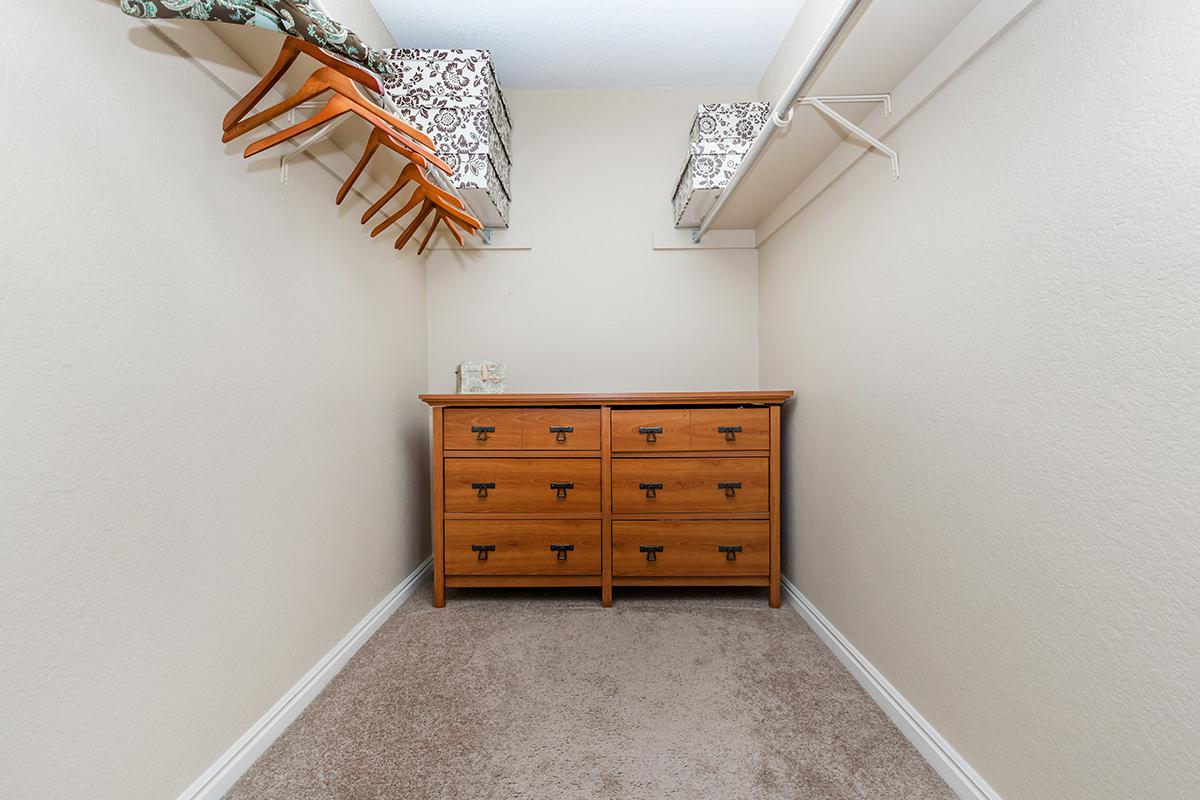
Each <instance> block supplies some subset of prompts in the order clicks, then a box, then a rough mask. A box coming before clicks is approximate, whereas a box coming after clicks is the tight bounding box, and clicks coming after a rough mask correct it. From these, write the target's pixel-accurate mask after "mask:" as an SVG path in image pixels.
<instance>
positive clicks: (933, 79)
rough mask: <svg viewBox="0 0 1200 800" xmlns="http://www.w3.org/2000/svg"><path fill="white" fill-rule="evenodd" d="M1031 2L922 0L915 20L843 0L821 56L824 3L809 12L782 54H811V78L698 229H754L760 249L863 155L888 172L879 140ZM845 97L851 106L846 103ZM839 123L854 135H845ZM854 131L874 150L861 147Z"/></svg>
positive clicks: (878, 4) (888, 5)
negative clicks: (880, 160)
mask: <svg viewBox="0 0 1200 800" xmlns="http://www.w3.org/2000/svg"><path fill="white" fill-rule="evenodd" d="M1031 4H1032V0H982V2H980V0H927V2H925V3H923V4H922V11H921V13H920V14H914V13H913V12H912V7H911V4H909V3H905V2H904V1H903V0H872V2H870V3H854V2H852V1H851V0H845V1H844V2H842V3H839V4H837V8H838V10H839V11H843V12H844V13H845V15H846V19H847V21H846V24H845V25H844V26H843V29H842V31H841V34H840V36H838V35H836V31H834V34H835V35H834V36H833V37H832V38H833V39H834V41H833V44H832V46H831V47H830V48H829V50H828V51H827V52H825V53H824V55H823V57H822V53H821V52H820V51H821V50H822V48H821V47H820V45H821V39H822V35H823V34H825V33H826V31H825V30H823V29H824V28H825V27H826V26H827V25H829V24H831V23H830V11H829V10H828V7H829V4H826V7H825V10H824V12H823V16H822V17H820V18H818V16H817V15H816V14H815V12H814V15H813V16H812V18H811V24H810V25H809V26H808V27H807V29H804V30H797V29H793V33H792V34H791V35H792V36H793V41H792V42H790V43H789V49H790V50H791V51H793V52H796V53H798V54H800V55H801V56H804V55H807V56H809V57H810V58H812V57H814V54H815V60H816V62H817V63H816V64H815V69H814V70H813V74H814V76H815V77H813V78H811V79H810V80H807V81H804V80H801V81H799V82H798V83H799V88H800V89H801V92H800V93H799V96H798V97H797V102H796V104H795V105H792V106H790V107H789V108H787V109H776V112H777V114H778V117H777V118H776V121H775V123H774V124H773V123H772V121H771V120H768V122H767V125H766V129H771V128H773V127H775V126H776V125H778V129H777V130H775V131H773V135H772V136H771V137H770V138H769V139H768V140H767V144H766V145H765V147H763V148H762V149H761V152H760V154H759V156H758V158H757V160H756V161H754V163H753V164H752V165H751V164H746V163H743V164H742V165H741V167H740V169H739V171H740V172H741V174H740V175H739V176H737V178H736V179H735V180H734V181H733V188H732V189H729V190H726V191H725V192H724V193H723V195H724V196H723V197H721V198H719V199H718V200H717V201H716V202H717V204H718V205H717V209H716V212H715V213H713V214H710V215H709V216H708V217H707V218H706V220H705V222H706V223H707V227H705V228H704V232H705V233H707V231H708V230H743V229H755V230H756V231H757V239H758V241H759V242H760V243H761V242H762V241H764V240H765V239H766V238H768V237H769V236H770V235H771V234H772V233H774V232H775V231H776V230H778V228H779V227H781V226H782V225H783V223H785V222H786V221H787V220H788V219H790V218H791V217H792V216H794V215H795V214H796V213H798V212H799V211H800V210H801V209H802V208H803V207H804V206H805V205H807V204H808V203H809V202H811V200H812V199H814V198H815V197H816V196H817V195H818V194H819V193H820V192H821V191H822V190H823V189H824V188H825V187H826V186H828V185H829V184H830V183H831V182H832V181H833V180H834V179H836V178H837V177H838V176H839V175H841V174H842V173H843V172H845V170H846V169H848V168H849V166H851V165H852V164H853V163H855V162H856V161H857V160H858V159H859V158H861V157H862V156H864V155H865V154H866V153H867V152H869V151H871V150H875V151H878V152H879V153H880V155H882V156H883V157H884V158H888V159H889V160H890V161H891V164H890V166H889V170H890V171H892V172H894V171H895V170H896V169H897V167H898V164H897V160H896V154H895V153H894V151H891V149H890V148H888V146H887V145H886V143H885V142H884V141H883V137H884V136H886V134H887V133H889V132H890V131H892V130H894V129H895V128H896V127H897V126H898V125H899V124H900V123H901V122H903V121H904V119H906V118H907V117H908V116H909V115H910V114H911V113H912V112H913V111H914V110H916V108H917V107H919V106H920V105H921V103H923V102H924V100H925V99H927V98H928V97H929V96H930V95H932V94H933V93H934V92H935V91H937V89H939V88H940V87H941V86H942V85H944V84H945V82H946V81H947V80H949V78H950V77H952V76H953V75H954V74H955V73H956V72H957V71H958V70H959V69H961V68H962V66H963V65H965V64H966V63H967V62H968V61H969V60H970V59H971V58H972V57H973V56H974V55H975V54H976V53H977V52H979V51H980V50H981V49H982V48H983V47H984V46H986V45H987V43H989V42H990V41H991V40H992V39H994V38H995V36H996V35H998V33H999V32H1001V31H1003V29H1004V28H1005V27H1007V25H1008V24H1010V23H1011V22H1012V20H1013V19H1015V18H1016V17H1017V16H1019V15H1020V13H1022V12H1023V11H1024V10H1025V9H1026V8H1027V7H1028V6H1029V5H1031ZM856 6H857V8H856ZM863 6H865V8H864V7H863ZM802 13H803V12H802ZM837 21H838V20H837V19H835V20H834V23H836V22H837ZM801 66H803V65H801ZM788 77H791V73H790V72H789V73H788ZM798 77H801V76H798ZM766 82H767V81H766V80H764V83H766ZM760 89H761V90H764V91H763V93H764V94H766V93H769V94H770V95H771V96H773V97H774V96H776V95H778V94H783V93H785V92H784V90H783V85H782V83H781V82H779V84H778V85H773V86H764V87H760ZM866 92H870V93H871V94H863V93H866ZM851 99H852V100H854V101H855V102H847V101H848V100H851ZM858 101H863V102H858ZM888 105H890V106H892V108H891V109H888V108H886V107H885V106H888ZM889 110H890V111H891V113H890V114H889V113H888V112H889ZM831 112H832V113H831ZM772 116H774V115H772ZM838 118H841V119H840V120H839V119H838ZM789 120H790V121H789ZM847 124H848V125H851V126H856V127H860V128H861V132H860V133H859V134H858V135H856V134H854V133H853V132H852V130H848V129H847V127H846V126H847ZM862 134H865V135H867V136H869V137H870V138H872V139H874V140H875V141H874V144H871V143H870V142H866V141H863V138H862ZM875 145H878V146H879V147H875ZM880 147H881V148H883V150H879V148H880ZM697 230H699V228H695V229H693V236H695V232H696V231H697Z"/></svg>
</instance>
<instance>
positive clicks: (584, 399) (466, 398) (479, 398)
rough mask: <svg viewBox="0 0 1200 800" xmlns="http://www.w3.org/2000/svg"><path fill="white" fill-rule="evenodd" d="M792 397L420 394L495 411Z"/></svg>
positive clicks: (764, 401)
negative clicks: (499, 408) (538, 407)
mask: <svg viewBox="0 0 1200 800" xmlns="http://www.w3.org/2000/svg"><path fill="white" fill-rule="evenodd" d="M791 396H792V393H791V392H790V391H784V392H617V393H607V394H603V393H602V394H507V393H505V394H423V395H421V396H420V397H421V400H422V401H423V402H425V403H427V404H428V405H431V406H462V407H474V408H496V407H501V406H709V405H721V406H728V405H759V406H778V405H783V404H784V403H786V402H787V400H788V398H789V397H791Z"/></svg>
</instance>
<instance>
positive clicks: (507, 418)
mask: <svg viewBox="0 0 1200 800" xmlns="http://www.w3.org/2000/svg"><path fill="white" fill-rule="evenodd" d="M523 413H524V412H522V411H521V410H520V409H515V408H447V409H446V411H445V412H444V419H443V420H442V440H443V441H442V447H444V448H445V449H446V450H520V449H521V440H522V438H523V431H522V419H521V416H522V414H523Z"/></svg>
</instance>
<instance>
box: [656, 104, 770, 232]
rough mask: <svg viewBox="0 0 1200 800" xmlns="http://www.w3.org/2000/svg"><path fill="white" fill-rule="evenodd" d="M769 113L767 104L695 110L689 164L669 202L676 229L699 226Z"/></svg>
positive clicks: (739, 163)
mask: <svg viewBox="0 0 1200 800" xmlns="http://www.w3.org/2000/svg"><path fill="white" fill-rule="evenodd" d="M770 112H771V104H770V103H703V104H701V105H700V106H699V107H698V108H697V110H696V118H695V120H694V121H693V122H692V131H691V145H690V147H689V152H688V160H687V163H685V164H684V165H683V172H682V173H681V174H680V176H679V180H678V181H677V182H676V184H675V194H674V195H673V196H672V198H671V202H672V205H673V206H674V210H675V227H676V228H694V227H696V226H697V225H699V224H700V221H701V220H703V219H704V215H705V214H707V213H708V212H709V209H711V208H712V207H713V204H714V203H716V201H717V197H718V196H720V194H721V191H722V190H723V189H724V188H725V187H726V186H728V185H729V181H730V180H732V178H733V174H734V173H735V172H737V168H738V167H739V166H740V165H741V163H742V159H743V158H745V156H746V153H747V152H748V151H749V150H750V145H751V144H752V143H753V142H754V137H756V136H758V132H759V130H761V129H762V126H763V125H765V124H766V122H767V116H768V114H770Z"/></svg>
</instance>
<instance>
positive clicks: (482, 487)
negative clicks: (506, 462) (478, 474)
mask: <svg viewBox="0 0 1200 800" xmlns="http://www.w3.org/2000/svg"><path fill="white" fill-rule="evenodd" d="M471 488H472V489H478V490H479V491H478V492H477V493H476V497H487V496H488V493H487V490H488V489H495V488H496V482H495V481H488V482H487V483H472V484H471Z"/></svg>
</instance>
